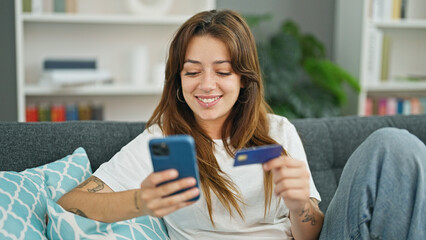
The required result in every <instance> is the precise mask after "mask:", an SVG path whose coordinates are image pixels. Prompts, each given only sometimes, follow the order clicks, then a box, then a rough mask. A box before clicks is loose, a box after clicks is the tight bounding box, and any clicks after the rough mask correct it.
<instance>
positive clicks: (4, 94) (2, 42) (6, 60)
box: [0, 0, 18, 121]
mask: <svg viewBox="0 0 426 240" xmlns="http://www.w3.org/2000/svg"><path fill="white" fill-rule="evenodd" d="M17 119H18V104H17V86H16V54H15V7H14V0H0V121H17Z"/></svg>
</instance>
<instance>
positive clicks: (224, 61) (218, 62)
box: [183, 59, 231, 64]
mask: <svg viewBox="0 0 426 240" xmlns="http://www.w3.org/2000/svg"><path fill="white" fill-rule="evenodd" d="M185 63H193V64H201V62H200V61H196V60H192V59H186V60H185V61H183V64H185ZM222 63H231V61H229V60H216V61H214V62H213V64H222Z"/></svg>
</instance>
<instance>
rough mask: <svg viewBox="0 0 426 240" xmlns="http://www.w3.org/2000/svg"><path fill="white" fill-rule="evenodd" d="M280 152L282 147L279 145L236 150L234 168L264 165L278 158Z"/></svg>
mask: <svg viewBox="0 0 426 240" xmlns="http://www.w3.org/2000/svg"><path fill="white" fill-rule="evenodd" d="M282 151H283V147H282V146H281V145H279V144H271V145H265V146H258V147H251V148H243V149H240V150H238V151H237V153H236V154H235V161H234V166H235V167H236V166H242V165H247V164H256V163H264V162H267V161H269V160H271V159H273V158H276V157H279V156H280V155H281V153H282Z"/></svg>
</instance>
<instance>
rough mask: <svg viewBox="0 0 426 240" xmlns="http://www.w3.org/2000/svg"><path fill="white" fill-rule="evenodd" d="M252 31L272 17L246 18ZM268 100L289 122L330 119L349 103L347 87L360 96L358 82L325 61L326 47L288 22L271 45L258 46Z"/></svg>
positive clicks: (270, 42)
mask: <svg viewBox="0 0 426 240" xmlns="http://www.w3.org/2000/svg"><path fill="white" fill-rule="evenodd" d="M246 19H247V22H248V23H249V25H250V26H251V27H253V26H255V25H257V24H258V23H259V22H261V21H263V20H266V19H270V16H269V15H264V16H251V17H250V16H249V17H246ZM257 47H258V52H259V60H260V65H261V68H262V72H263V78H264V81H265V97H266V99H267V101H268V103H269V104H270V105H271V107H272V109H273V110H274V112H275V113H277V114H280V115H284V116H286V117H288V118H311V117H329V116H336V115H339V114H340V109H341V107H342V106H343V105H344V104H345V103H346V93H345V90H344V84H345V83H347V84H348V85H349V86H350V87H351V88H352V89H353V90H354V91H357V92H359V91H360V86H359V83H358V81H357V80H356V79H355V78H354V77H353V76H351V75H350V74H349V73H348V72H346V71H345V70H344V69H342V68H341V67H339V66H338V65H336V64H335V63H333V62H331V61H329V60H327V59H326V58H325V48H324V45H323V44H322V43H321V42H320V41H319V40H318V39H317V38H316V37H315V36H313V35H311V34H302V33H301V32H300V31H299V27H298V26H297V25H296V23H294V22H292V21H289V20H287V21H285V22H284V23H283V24H282V27H281V29H280V31H279V32H277V33H275V34H274V35H273V36H272V37H271V38H270V39H269V40H268V41H266V42H259V43H257Z"/></svg>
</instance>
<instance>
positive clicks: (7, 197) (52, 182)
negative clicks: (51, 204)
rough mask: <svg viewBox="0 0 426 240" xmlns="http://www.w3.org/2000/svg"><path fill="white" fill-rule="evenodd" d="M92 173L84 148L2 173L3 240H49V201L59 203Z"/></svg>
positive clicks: (0, 224) (0, 234)
mask: <svg viewBox="0 0 426 240" xmlns="http://www.w3.org/2000/svg"><path fill="white" fill-rule="evenodd" d="M91 173H92V170H91V168H90V163H89V159H88V158H87V154H86V152H85V151H84V149H83V148H78V149H77V150H75V151H74V152H73V153H72V154H71V155H68V156H66V157H64V158H63V159H60V160H57V161H55V162H52V163H49V164H46V165H43V166H40V167H36V168H31V169H27V170H24V171H22V172H13V171H0V239H35V240H36V239H46V236H45V232H46V212H47V200H48V199H50V198H52V199H54V200H57V199H59V198H60V197H61V196H62V195H63V194H64V193H66V192H67V191H69V190H71V189H73V188H74V187H76V186H77V185H78V184H80V183H81V182H83V181H84V180H85V179H86V178H88V177H89V176H90V175H91Z"/></svg>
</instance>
